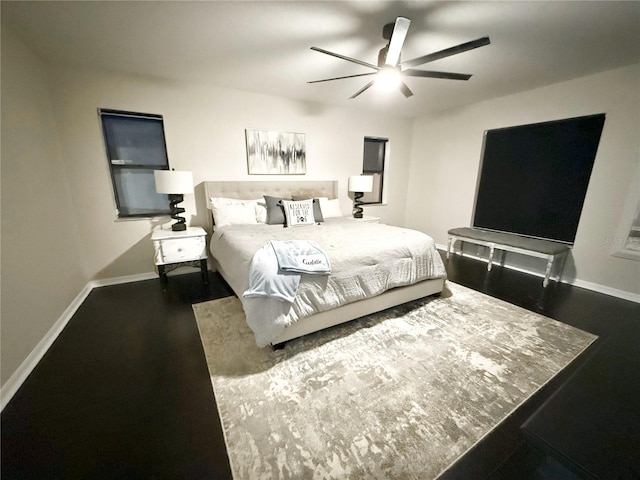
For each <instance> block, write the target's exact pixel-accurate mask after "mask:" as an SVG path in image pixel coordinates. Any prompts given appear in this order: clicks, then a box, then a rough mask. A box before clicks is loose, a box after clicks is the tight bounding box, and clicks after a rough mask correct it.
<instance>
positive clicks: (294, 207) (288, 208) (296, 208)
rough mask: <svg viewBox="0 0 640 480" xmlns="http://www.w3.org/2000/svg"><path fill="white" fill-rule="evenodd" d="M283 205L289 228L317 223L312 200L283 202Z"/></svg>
mask: <svg viewBox="0 0 640 480" xmlns="http://www.w3.org/2000/svg"><path fill="white" fill-rule="evenodd" d="M282 205H283V207H284V216H285V218H286V220H287V227H295V226H297V225H313V224H314V223H315V219H314V217H313V199H312V198H310V199H309V200H299V201H297V202H294V201H291V200H283V201H282Z"/></svg>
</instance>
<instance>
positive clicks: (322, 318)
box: [271, 278, 444, 348]
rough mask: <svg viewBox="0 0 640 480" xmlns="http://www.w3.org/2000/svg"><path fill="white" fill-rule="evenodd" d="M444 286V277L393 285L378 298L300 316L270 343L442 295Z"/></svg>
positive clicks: (278, 344) (282, 342) (279, 342)
mask: <svg viewBox="0 0 640 480" xmlns="http://www.w3.org/2000/svg"><path fill="white" fill-rule="evenodd" d="M443 288H444V279H443V278H436V279H432V280H424V281H422V282H420V283H416V284H414V285H408V286H406V287H398V288H393V289H391V290H387V291H386V292H384V293H381V294H380V295H377V296H375V297H372V298H367V299H365V300H360V301H357V302H353V303H348V304H346V305H343V306H341V307H338V308H334V309H333V310H327V311H325V312H320V313H316V314H315V315H312V316H310V317H306V318H301V319H300V320H298V321H297V322H296V323H293V324H291V325H289V326H288V327H287V328H285V329H284V331H283V332H282V334H281V335H280V336H279V337H278V338H276V339H274V340H273V341H272V342H271V344H272V345H273V346H274V348H277V347H278V346H280V345H281V344H284V342H286V341H288V340H293V339H294V338H298V337H302V336H304V335H308V334H309V333H313V332H317V331H319V330H324V329H325V328H329V327H333V326H335V325H339V324H341V323H345V322H348V321H350V320H354V319H356V318H360V317H364V316H365V315H370V314H372V313H376V312H380V311H382V310H386V309H387V308H391V307H395V306H397V305H401V304H403V303H407V302H410V301H412V300H417V299H419V298H423V297H427V296H429V295H435V294H439V293H440V292H442V289H443ZM283 346H284V345H283ZM280 348H282V347H280Z"/></svg>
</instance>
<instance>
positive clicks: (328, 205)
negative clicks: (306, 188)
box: [318, 197, 343, 218]
mask: <svg viewBox="0 0 640 480" xmlns="http://www.w3.org/2000/svg"><path fill="white" fill-rule="evenodd" d="M318 201H319V202H320V208H321V209H322V216H323V217H324V218H333V217H342V216H343V214H342V211H341V210H340V200H338V199H337V198H332V199H329V198H327V197H319V198H318Z"/></svg>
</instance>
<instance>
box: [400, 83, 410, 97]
mask: <svg viewBox="0 0 640 480" xmlns="http://www.w3.org/2000/svg"><path fill="white" fill-rule="evenodd" d="M400 91H401V92H402V94H403V95H404V96H405V97H406V98H409V97H410V96H412V95H413V92H412V91H411V90H409V87H407V84H406V83H404V82H401V83H400Z"/></svg>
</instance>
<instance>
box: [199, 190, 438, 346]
mask: <svg viewBox="0 0 640 480" xmlns="http://www.w3.org/2000/svg"><path fill="white" fill-rule="evenodd" d="M204 187H205V195H206V201H207V207H208V208H209V209H210V211H211V213H212V214H211V215H209V218H210V219H211V225H210V227H211V230H212V231H213V234H212V235H211V238H210V244H209V245H210V246H209V248H210V251H211V254H212V256H213V265H214V267H215V268H216V270H217V271H218V272H219V273H220V274H221V275H222V277H223V278H224V279H225V281H226V282H227V283H228V284H229V286H230V287H231V288H232V290H233V291H234V292H235V294H236V295H237V296H238V298H239V299H240V300H241V301H242V304H243V308H244V310H245V314H246V317H247V323H249V326H250V327H251V328H252V330H253V331H254V334H255V335H256V343H257V344H258V346H260V347H262V346H265V345H268V344H271V345H274V346H282V345H283V344H284V342H287V341H289V340H292V339H294V338H298V337H301V336H304V335H307V334H310V333H312V332H316V331H319V330H322V329H325V328H328V327H331V326H334V325H338V324H340V323H343V322H347V321H350V320H353V319H355V318H359V317H362V316H364V315H369V314H371V313H374V312H378V311H381V310H384V309H386V308H390V307H393V306H395V305H399V304H402V303H406V302H408V301H411V300H415V299H418V298H422V297H425V296H429V295H435V294H439V293H440V292H441V291H442V289H443V286H444V281H445V278H446V272H445V269H444V265H443V263H442V260H441V258H440V255H439V254H438V252H437V251H436V248H435V243H434V241H433V239H431V237H429V236H427V235H425V234H423V233H421V232H417V231H414V230H408V229H402V228H399V227H392V226H388V225H382V224H371V223H366V222H357V221H356V220H355V219H353V218H352V217H351V216H346V217H338V216H337V214H336V213H335V211H334V212H333V213H332V214H330V215H327V218H324V219H323V221H322V222H316V223H314V224H313V225H304V226H293V227H284V225H281V224H276V225H268V224H265V223H262V222H256V223H253V222H252V223H251V224H248V225H247V224H228V223H227V222H226V221H225V222H223V225H222V226H218V225H214V222H213V217H214V216H215V215H219V214H220V212H221V210H220V208H219V202H220V200H221V199H235V200H249V201H256V200H259V199H262V198H263V195H268V196H273V197H278V198H291V197H293V198H323V200H325V203H323V205H324V207H325V208H326V207H327V206H328V205H331V206H332V207H335V204H336V202H337V201H336V200H333V201H332V202H330V203H327V202H326V200H327V199H336V198H337V196H338V182H336V181H296V182H270V181H251V182H240V181H238V182H205V183H204ZM212 199H213V202H212ZM229 201H231V200H229ZM216 202H217V203H216ZM245 206H246V205H245ZM216 207H218V208H216ZM224 211H226V210H224ZM326 213H327V214H328V213H329V212H326ZM217 218H221V217H220V216H219V217H217ZM272 239H285V240H301V239H311V240H313V241H314V242H316V243H317V244H318V245H320V246H321V247H322V248H323V249H324V251H326V253H327V256H328V257H329V259H330V260H331V274H330V275H329V276H318V275H306V274H303V275H301V279H300V285H299V287H298V290H297V294H296V296H295V300H294V302H293V303H288V302H282V301H280V300H275V299H270V298H269V299H265V298H243V293H244V292H245V291H246V290H247V288H248V286H249V270H250V268H251V261H252V258H253V256H254V254H255V253H256V252H257V251H258V250H259V249H260V248H261V247H262V246H263V245H264V244H265V243H267V242H268V241H269V240H272ZM372 239H378V241H376V242H373V241H371V240H372ZM376 243H379V244H380V246H376V245H375V244H376ZM380 247H381V248H380ZM258 328H259V329H260V331H258Z"/></svg>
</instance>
